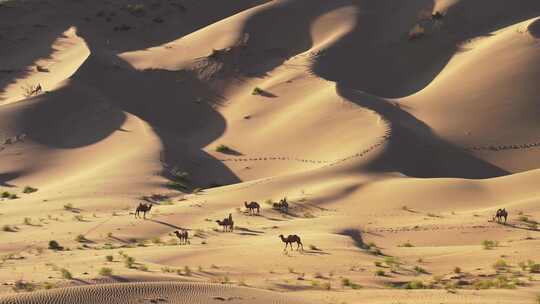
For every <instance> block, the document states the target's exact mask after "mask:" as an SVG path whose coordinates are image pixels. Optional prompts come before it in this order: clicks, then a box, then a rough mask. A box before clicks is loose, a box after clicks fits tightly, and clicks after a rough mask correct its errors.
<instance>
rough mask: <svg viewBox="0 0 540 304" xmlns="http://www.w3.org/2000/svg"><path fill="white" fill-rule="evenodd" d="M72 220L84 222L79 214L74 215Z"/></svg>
mask: <svg viewBox="0 0 540 304" xmlns="http://www.w3.org/2000/svg"><path fill="white" fill-rule="evenodd" d="M73 219H74V220H76V221H78V222H83V221H84V217H83V216H82V215H80V214H77V215H74V216H73Z"/></svg>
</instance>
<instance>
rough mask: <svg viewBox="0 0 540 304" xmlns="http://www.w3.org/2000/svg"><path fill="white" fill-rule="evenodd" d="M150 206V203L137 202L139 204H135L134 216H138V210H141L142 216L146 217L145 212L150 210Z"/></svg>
mask: <svg viewBox="0 0 540 304" xmlns="http://www.w3.org/2000/svg"><path fill="white" fill-rule="evenodd" d="M152 206H153V205H152V204H145V203H139V206H137V209H136V210H135V218H137V217H139V218H140V217H141V216H140V215H139V212H142V213H143V218H144V219H146V213H147V212H150V210H151V209H152Z"/></svg>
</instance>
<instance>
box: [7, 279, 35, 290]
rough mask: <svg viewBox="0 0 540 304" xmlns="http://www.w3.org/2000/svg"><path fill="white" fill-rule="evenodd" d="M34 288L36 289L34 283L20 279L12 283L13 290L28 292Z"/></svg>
mask: <svg viewBox="0 0 540 304" xmlns="http://www.w3.org/2000/svg"><path fill="white" fill-rule="evenodd" d="M35 289H36V285H34V284H32V283H30V282H24V281H22V280H18V281H16V282H15V284H14V285H13V290H14V291H16V292H21V291H27V292H30V291H34V290H35Z"/></svg>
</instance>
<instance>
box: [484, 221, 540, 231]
mask: <svg viewBox="0 0 540 304" xmlns="http://www.w3.org/2000/svg"><path fill="white" fill-rule="evenodd" d="M494 223H496V224H498V225H502V226H505V227H510V228H514V229H521V230H528V231H540V229H538V228H534V227H523V226H519V225H516V224H512V223H510V222H508V223H501V222H494Z"/></svg>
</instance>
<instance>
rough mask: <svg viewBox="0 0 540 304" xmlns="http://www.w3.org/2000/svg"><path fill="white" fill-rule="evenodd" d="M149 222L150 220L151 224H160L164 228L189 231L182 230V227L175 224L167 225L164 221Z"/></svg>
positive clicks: (152, 220) (151, 220)
mask: <svg viewBox="0 0 540 304" xmlns="http://www.w3.org/2000/svg"><path fill="white" fill-rule="evenodd" d="M147 220H149V221H150V222H154V223H156V224H160V225H164V226H167V227H170V228H173V229H181V230H187V229H184V228H182V227H179V226H176V225H174V224H170V223H167V222H164V221H160V220H154V219H147Z"/></svg>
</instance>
